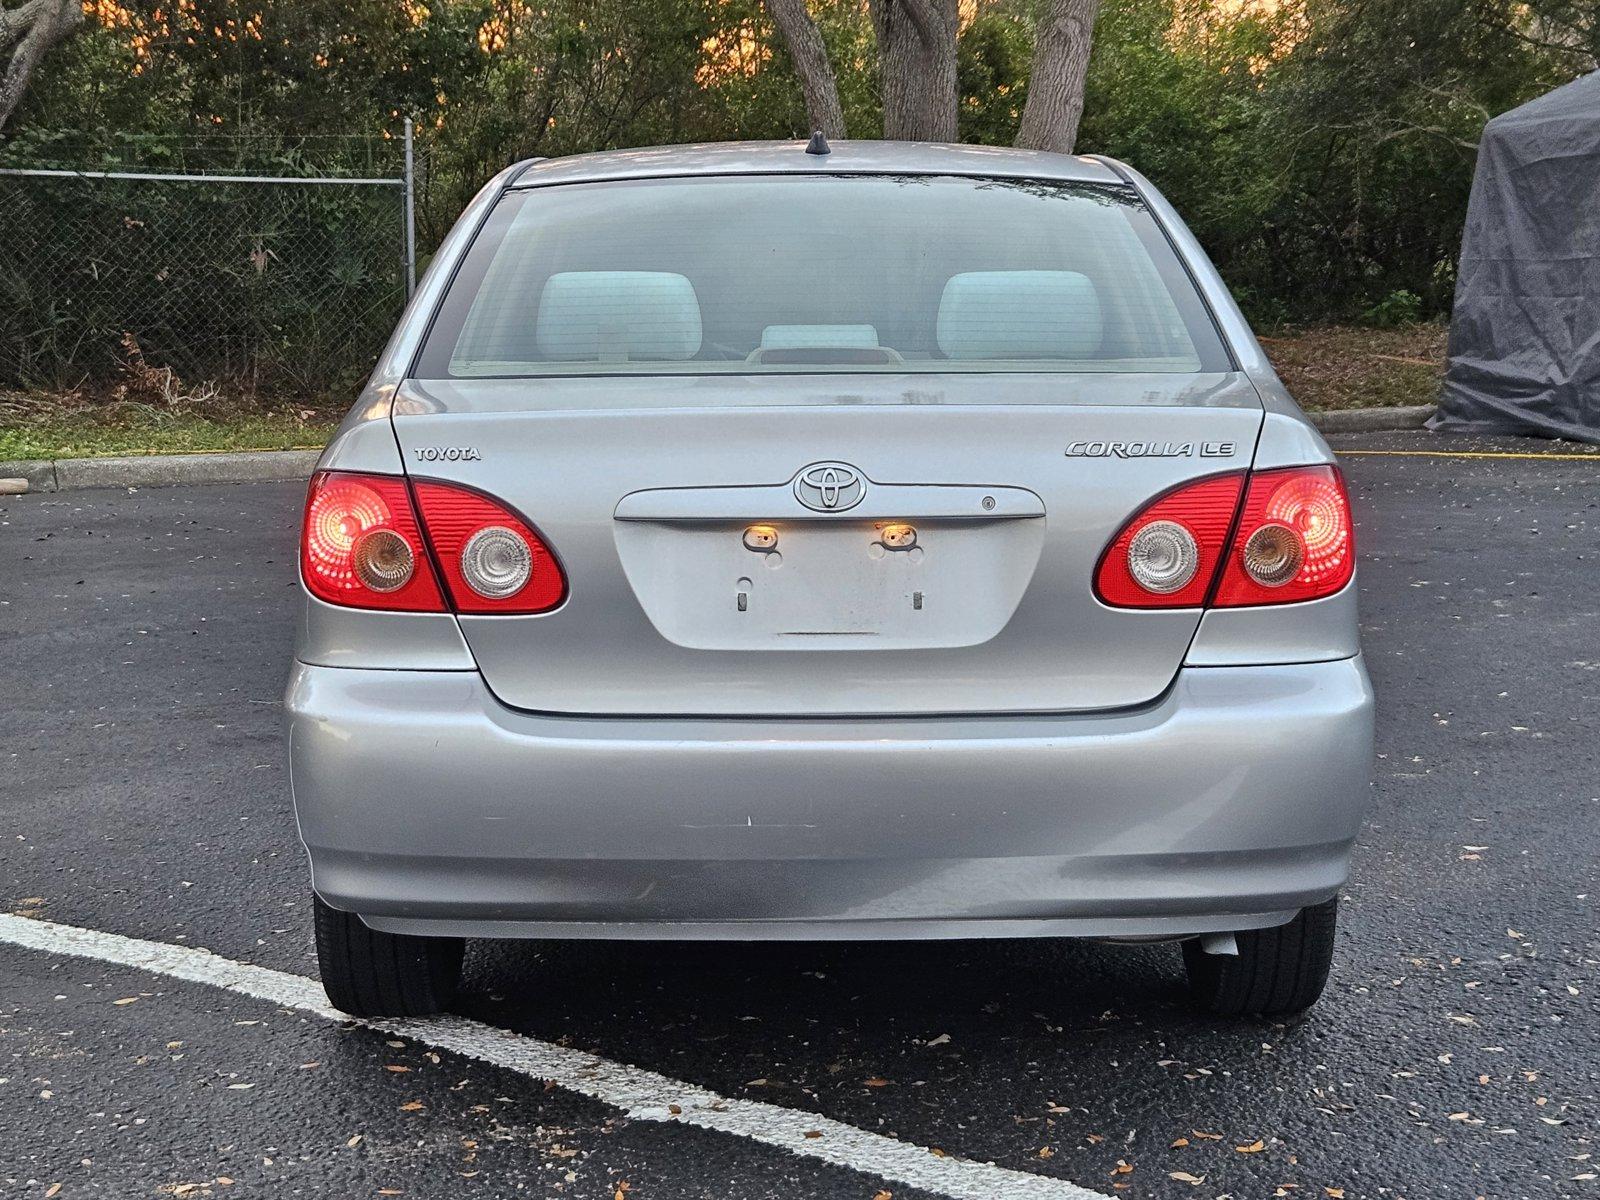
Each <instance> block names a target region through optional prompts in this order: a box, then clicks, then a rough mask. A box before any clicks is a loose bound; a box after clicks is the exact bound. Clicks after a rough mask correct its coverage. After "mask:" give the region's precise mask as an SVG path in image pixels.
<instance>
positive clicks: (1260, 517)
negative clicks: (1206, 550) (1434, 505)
mask: <svg viewBox="0 0 1600 1200" xmlns="http://www.w3.org/2000/svg"><path fill="white" fill-rule="evenodd" d="M1355 569H1356V547H1355V530H1354V527H1353V523H1352V521H1351V519H1350V497H1349V495H1348V493H1346V491H1345V487H1344V478H1343V476H1341V475H1340V474H1339V470H1338V468H1337V467H1329V466H1320V467H1291V468H1289V469H1288V470H1282V471H1260V472H1257V473H1255V474H1253V475H1251V476H1250V489H1249V491H1248V492H1247V493H1246V495H1245V499H1244V509H1243V511H1242V512H1241V513H1240V516H1239V529H1238V532H1237V533H1235V534H1234V538H1233V545H1232V547H1231V549H1230V550H1229V551H1228V561H1227V565H1226V566H1225V567H1224V568H1223V573H1222V582H1221V583H1220V584H1219V585H1218V586H1217V594H1216V598H1215V599H1214V600H1213V601H1212V604H1213V605H1215V606H1216V607H1218V608H1237V607H1241V606H1244V605H1254V604H1292V603H1294V602H1296V601H1299V600H1315V599H1317V598H1319V597H1321V596H1331V595H1332V594H1333V593H1334V592H1337V591H1338V590H1339V589H1340V588H1342V587H1344V586H1345V584H1347V583H1349V582H1350V577H1351V576H1352V575H1353V574H1354V573H1355Z"/></svg>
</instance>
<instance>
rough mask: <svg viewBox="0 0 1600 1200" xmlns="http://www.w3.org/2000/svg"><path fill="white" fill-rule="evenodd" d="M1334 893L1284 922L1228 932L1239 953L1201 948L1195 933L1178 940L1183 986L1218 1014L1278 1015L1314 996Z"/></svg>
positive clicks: (1334, 917) (1328, 943)
mask: <svg viewBox="0 0 1600 1200" xmlns="http://www.w3.org/2000/svg"><path fill="white" fill-rule="evenodd" d="M1338 908H1339V898H1338V897H1337V896H1335V897H1334V898H1333V899H1332V900H1326V901H1324V902H1323V903H1321V904H1316V905H1313V906H1312V907H1310V908H1303V909H1301V910H1300V913H1299V915H1298V916H1296V917H1295V919H1294V920H1292V921H1290V922H1289V923H1288V924H1287V925H1278V926H1275V927H1273V928H1271V929H1249V930H1245V931H1244V932H1241V933H1237V934H1235V935H1234V940H1235V941H1236V942H1238V944H1239V953H1238V954H1237V955H1233V954H1207V953H1206V952H1205V951H1204V950H1203V949H1201V946H1200V942H1199V940H1198V939H1196V940H1193V941H1188V942H1185V943H1184V944H1183V965H1184V967H1185V968H1186V969H1187V971H1188V973H1189V990H1190V991H1191V992H1192V993H1193V995H1194V998H1195V1000H1196V1001H1197V1002H1198V1003H1199V1004H1200V1005H1201V1007H1203V1008H1205V1009H1208V1010H1209V1011H1211V1012H1214V1013H1216V1014H1217V1015H1218V1016H1224V1017H1282V1016H1290V1015H1292V1014H1294V1013H1298V1012H1304V1011H1305V1010H1306V1009H1308V1008H1310V1007H1311V1006H1312V1005H1313V1004H1315V1003H1316V1002H1317V997H1318V996H1320V995H1322V989H1323V987H1324V986H1325V985H1326V984H1327V982H1328V968H1329V967H1330V966H1331V965H1332V963H1333V936H1334V926H1335V925H1336V924H1337V923H1338Z"/></svg>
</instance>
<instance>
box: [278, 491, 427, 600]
mask: <svg viewBox="0 0 1600 1200" xmlns="http://www.w3.org/2000/svg"><path fill="white" fill-rule="evenodd" d="M300 575H301V578H303V579H304V580H305V583H306V588H307V589H308V590H309V591H310V592H311V594H312V595H313V596H315V597H317V599H319V600H326V601H327V602H328V603H330V604H342V605H345V606H347V607H350V608H382V609H390V610H395V611H400V612H444V611H445V609H444V600H443V597H441V595H440V594H439V585H438V582H437V581H436V580H435V579H434V577H433V568H432V567H430V566H429V565H428V554H427V551H426V549H424V547H423V544H422V534H421V531H420V530H419V529H418V527H417V518H416V514H415V513H413V512H412V510H411V496H410V494H409V493H408V492H407V490H406V481H405V480H404V479H400V478H395V477H391V476H387V475H351V474H346V473H344V472H341V471H323V472H321V473H319V474H317V475H315V476H313V477H312V480H311V487H310V489H309V490H308V491H307V492H306V516H305V525H304V527H303V529H302V530H301V534H300Z"/></svg>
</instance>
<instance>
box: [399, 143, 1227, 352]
mask: <svg viewBox="0 0 1600 1200" xmlns="http://www.w3.org/2000/svg"><path fill="white" fill-rule="evenodd" d="M1227 366H1228V364H1227V356H1226V354H1225V352H1224V350H1223V348H1222V345H1221V342H1220V341H1219V339H1218V335H1217V333H1216V330H1215V328H1214V326H1213V325H1212V324H1211V321H1210V319H1209V317H1208V315H1207V313H1206V310H1205V307H1204V305H1203V304H1202V303H1201V301H1200V298H1199V296H1198V295H1197V294H1196V292H1195V289H1194V285H1193V283H1192V282H1191V281H1190V279H1189V277H1188V275H1187V273H1186V272H1185V271H1184V269H1183V266H1182V264H1181V263H1180V262H1179V261H1178V259H1177V257H1176V255H1175V254H1174V252H1173V250H1172V248H1171V246H1170V245H1169V244H1168V243H1167V241H1166V239H1165V237H1164V236H1163V235H1162V233H1161V231H1160V229H1159V228H1158V227H1157V226H1156V224H1155V222H1154V220H1153V219H1152V218H1151V216H1150V214H1149V213H1148V212H1147V211H1146V210H1145V208H1144V206H1143V205H1142V204H1141V203H1140V202H1139V200H1138V198H1137V196H1136V195H1135V194H1134V192H1133V191H1132V189H1130V188H1126V187H1121V186H1107V185H1099V184H1088V183H1059V182H1040V181H1033V180H997V179H967V178H953V177H944V176H848V177H845V176H816V175H799V176H720V177H706V178H694V179H657V180H634V181H627V182H616V183H593V184H572V185H566V186H561V187H549V188H530V189H526V190H522V191H512V192H510V193H508V194H507V195H506V196H504V197H503V198H502V199H501V200H500V202H499V203H498V204H497V205H496V207H495V208H494V210H493V212H492V213H491V214H490V216H489V219H488V221H487V222H486V223H485V225H484V228H483V229H482V231H481V232H480V233H479V235H478V236H477V238H476V239H475V241H474V243H473V245H472V247H471V249H470V250H469V252H468V254H467V256H466V259H465V260H464V262H463V264H462V267H461V270H460V271H459V272H458V273H457V276H456V278H455V280H454V281H453V282H452V284H451V286H450V289H449V292H448V293H447V295H446V297H445V300H444V302H443V304H442V305H441V308H440V311H439V314H438V316H437V318H436V319H435V321H434V325H433V329H432V330H431V332H430V334H429V336H428V340H427V342H426V344H425V346H424V349H423V353H422V357H421V360H420V362H419V364H418V371H417V374H418V375H419V376H421V377H422V378H431V379H442V378H457V379H460V378H475V377H483V378H491V377H518V376H536V375H655V374H675V375H676V374H695V375H700V374H705V375H710V374H759V373H766V372H775V373H788V374H792V373H796V372H813V371H814V372H830V373H839V372H908V371H909V372H950V371H962V372H1017V371H1068V372H1080V371H1120V372H1163V373H1182V372H1199V371H1218V370H1226V369H1227Z"/></svg>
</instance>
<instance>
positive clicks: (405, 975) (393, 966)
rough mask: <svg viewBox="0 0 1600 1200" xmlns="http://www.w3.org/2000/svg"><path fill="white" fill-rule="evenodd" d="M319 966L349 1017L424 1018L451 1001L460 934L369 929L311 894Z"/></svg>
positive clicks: (325, 985)
mask: <svg viewBox="0 0 1600 1200" xmlns="http://www.w3.org/2000/svg"><path fill="white" fill-rule="evenodd" d="M311 899H312V905H313V907H314V908H315V910H316V928H317V966H318V967H319V968H320V970H321V972H322V986H323V989H324V990H325V991H326V992H327V993H328V999H329V1000H330V1001H332V1002H333V1006H334V1007H335V1008H337V1009H339V1010H340V1011H341V1012H347V1013H349V1014H350V1015H351V1016H353V1017H425V1016H427V1015H429V1014H430V1013H436V1012H440V1011H442V1010H443V1009H445V1008H448V1007H449V1006H450V1003H451V1002H452V1001H453V1000H454V999H455V996H456V986H457V984H458V983H459V982H460V980H461V955H462V952H463V950H464V949H465V948H466V942H465V940H464V939H462V938H446V937H411V936H408V935H405V934H398V933H382V932H380V931H379V930H376V929H371V928H369V927H368V926H367V925H366V923H365V922H364V921H362V919H361V918H360V917H358V916H356V914H355V913H347V912H340V911H339V910H338V909H337V908H330V907H329V906H328V905H326V904H324V903H323V902H322V897H320V896H316V895H313V896H312V898H311Z"/></svg>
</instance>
